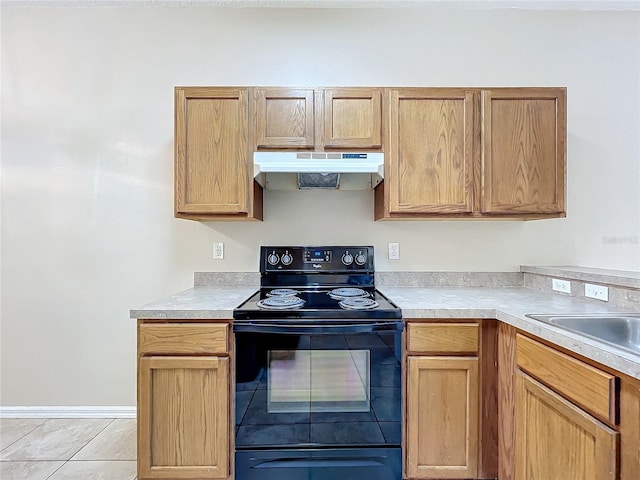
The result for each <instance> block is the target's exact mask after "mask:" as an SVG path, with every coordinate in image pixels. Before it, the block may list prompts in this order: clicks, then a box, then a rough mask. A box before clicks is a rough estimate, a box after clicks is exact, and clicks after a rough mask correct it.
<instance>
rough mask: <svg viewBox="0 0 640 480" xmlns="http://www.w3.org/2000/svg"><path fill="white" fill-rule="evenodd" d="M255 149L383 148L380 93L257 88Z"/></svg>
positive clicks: (332, 89)
mask: <svg viewBox="0 0 640 480" xmlns="http://www.w3.org/2000/svg"><path fill="white" fill-rule="evenodd" d="M253 105H254V109H255V130H256V142H255V144H256V147H257V149H259V150H260V149H285V148H286V149H308V150H316V151H320V150H324V149H372V150H379V149H380V148H381V147H382V90H381V89H379V88H364V87H354V88H316V89H312V88H306V89H305V88H302V89H298V88H284V87H271V88H255V89H254V91H253Z"/></svg>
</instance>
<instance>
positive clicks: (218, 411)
mask: <svg viewBox="0 0 640 480" xmlns="http://www.w3.org/2000/svg"><path fill="white" fill-rule="evenodd" d="M228 380H229V359H228V358H219V357H143V358H140V363H139V371H138V382H139V385H138V478H139V479H140V480H145V479H160V478H167V479H168V478H170V479H182V478H192V479H196V478H197V479H218V478H224V479H226V478H227V477H228V474H229V383H228Z"/></svg>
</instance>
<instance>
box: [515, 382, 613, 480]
mask: <svg viewBox="0 0 640 480" xmlns="http://www.w3.org/2000/svg"><path fill="white" fill-rule="evenodd" d="M516 382H517V383H516V480H565V479H567V478H572V479H580V480H605V479H608V480H615V479H617V478H618V467H617V449H618V433H616V432H615V431H614V430H612V429H610V428H609V427H607V426H606V425H604V424H603V423H601V422H599V421H598V420H596V419H595V418H593V417H592V416H590V415H588V414H587V413H586V412H584V411H583V410H581V409H579V408H578V407H576V406H575V405H573V404H572V403H570V402H569V401H567V400H565V399H564V398H563V397H561V396H560V395H558V394H556V393H554V392H553V391H552V390H550V389H548V388H547V387H545V386H543V385H542V384H541V383H538V382H537V381H535V380H533V379H532V378H531V377H529V376H527V375H525V374H523V373H522V372H520V371H518V373H517V378H516Z"/></svg>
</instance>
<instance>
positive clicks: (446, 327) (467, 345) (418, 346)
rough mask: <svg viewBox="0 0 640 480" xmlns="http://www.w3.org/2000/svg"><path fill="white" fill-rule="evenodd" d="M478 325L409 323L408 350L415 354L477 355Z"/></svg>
mask: <svg viewBox="0 0 640 480" xmlns="http://www.w3.org/2000/svg"><path fill="white" fill-rule="evenodd" d="M478 328H479V325H478V324H477V323H416V322H413V323H409V324H408V325H407V336H408V341H407V350H408V351H409V352H413V353H474V354H475V353H477V352H478Z"/></svg>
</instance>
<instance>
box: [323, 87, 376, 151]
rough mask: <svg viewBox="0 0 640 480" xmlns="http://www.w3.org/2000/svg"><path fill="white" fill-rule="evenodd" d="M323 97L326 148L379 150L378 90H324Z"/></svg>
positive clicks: (324, 143)
mask: <svg viewBox="0 0 640 480" xmlns="http://www.w3.org/2000/svg"><path fill="white" fill-rule="evenodd" d="M323 97H324V98H323V101H324V102H323V118H324V122H323V125H324V132H323V133H324V135H323V142H322V143H323V145H324V147H325V148H367V149H379V148H381V147H382V92H381V90H380V89H379V88H327V89H324V90H323Z"/></svg>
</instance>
